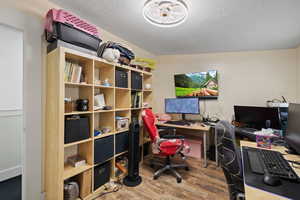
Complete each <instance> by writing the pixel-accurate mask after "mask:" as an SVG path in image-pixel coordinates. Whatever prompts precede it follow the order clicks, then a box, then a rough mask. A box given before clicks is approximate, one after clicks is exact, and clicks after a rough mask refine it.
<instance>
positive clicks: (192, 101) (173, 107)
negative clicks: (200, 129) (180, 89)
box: [165, 98, 200, 120]
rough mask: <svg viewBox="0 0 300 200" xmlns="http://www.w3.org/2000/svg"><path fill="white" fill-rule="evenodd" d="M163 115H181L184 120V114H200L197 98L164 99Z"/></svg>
mask: <svg viewBox="0 0 300 200" xmlns="http://www.w3.org/2000/svg"><path fill="white" fill-rule="evenodd" d="M165 113H168V114H182V119H183V120H185V114H200V108H199V99H198V98H169V99H165Z"/></svg>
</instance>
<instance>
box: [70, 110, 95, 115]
mask: <svg viewBox="0 0 300 200" xmlns="http://www.w3.org/2000/svg"><path fill="white" fill-rule="evenodd" d="M92 113H93V112H92V111H74V112H70V113H65V115H86V114H92Z"/></svg>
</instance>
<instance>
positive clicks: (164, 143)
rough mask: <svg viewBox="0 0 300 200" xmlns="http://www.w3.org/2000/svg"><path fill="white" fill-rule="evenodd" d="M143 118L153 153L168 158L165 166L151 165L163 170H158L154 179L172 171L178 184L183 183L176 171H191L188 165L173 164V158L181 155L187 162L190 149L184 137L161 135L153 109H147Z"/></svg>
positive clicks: (143, 113)
mask: <svg viewBox="0 0 300 200" xmlns="http://www.w3.org/2000/svg"><path fill="white" fill-rule="evenodd" d="M142 118H143V122H144V125H145V128H146V130H147V131H148V133H149V136H150V139H151V142H152V152H153V154H157V155H160V156H164V157H166V159H165V164H160V163H155V164H154V163H151V165H152V166H153V165H158V166H160V167H162V168H160V169H158V170H157V171H156V172H155V173H154V176H153V179H157V178H158V177H159V176H160V175H161V174H163V173H164V172H165V171H167V170H168V171H170V172H172V173H173V174H174V176H175V177H176V179H177V183H180V182H181V181H182V177H181V176H180V174H179V173H178V172H177V171H176V170H175V169H177V168H184V169H185V170H189V168H188V166H187V164H172V163H171V157H173V156H175V155H177V154H179V155H180V156H181V158H182V160H184V161H185V156H184V153H188V152H189V150H190V147H189V146H188V145H187V144H186V142H185V140H184V137H183V136H176V135H163V136H160V135H159V131H158V129H157V127H156V125H155V122H156V118H155V115H154V114H153V112H152V110H151V109H145V110H143V112H142Z"/></svg>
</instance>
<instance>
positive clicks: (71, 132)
mask: <svg viewBox="0 0 300 200" xmlns="http://www.w3.org/2000/svg"><path fill="white" fill-rule="evenodd" d="M89 137H90V127H89V118H88V117H80V118H68V117H66V118H65V144H68V143H72V142H77V141H80V140H85V139H88V138H89Z"/></svg>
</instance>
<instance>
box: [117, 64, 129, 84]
mask: <svg viewBox="0 0 300 200" xmlns="http://www.w3.org/2000/svg"><path fill="white" fill-rule="evenodd" d="M115 78H116V87H121V88H128V72H127V71H125V70H122V69H118V68H116V77H115Z"/></svg>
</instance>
